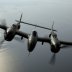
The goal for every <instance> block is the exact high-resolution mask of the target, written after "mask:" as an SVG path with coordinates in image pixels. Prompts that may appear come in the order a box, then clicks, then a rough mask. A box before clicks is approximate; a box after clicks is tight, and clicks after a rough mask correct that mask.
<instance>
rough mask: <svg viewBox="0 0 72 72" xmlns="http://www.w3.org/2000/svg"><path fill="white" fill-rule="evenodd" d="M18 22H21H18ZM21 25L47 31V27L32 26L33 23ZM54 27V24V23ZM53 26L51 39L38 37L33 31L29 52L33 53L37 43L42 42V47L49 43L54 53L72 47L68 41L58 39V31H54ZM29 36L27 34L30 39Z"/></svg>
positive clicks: (71, 43)
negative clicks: (68, 46)
mask: <svg viewBox="0 0 72 72" xmlns="http://www.w3.org/2000/svg"><path fill="white" fill-rule="evenodd" d="M17 22H19V21H18V20H17ZM21 23H24V24H27V25H31V26H35V27H39V28H43V29H46V28H45V27H42V26H39V25H35V24H31V23H27V22H23V21H21ZM53 25H54V22H53ZM53 25H52V28H51V29H50V30H51V33H50V34H49V37H48V38H46V37H38V34H37V32H36V31H33V32H32V34H31V36H30V37H29V43H30V45H29V51H33V49H34V47H35V45H36V43H37V41H39V42H42V45H43V43H44V42H46V43H49V44H50V45H51V52H53V53H57V52H59V51H60V49H61V48H63V47H66V45H72V42H67V41H61V40H59V39H58V37H57V34H56V33H55V32H54V31H56V30H54V29H53ZM28 36H29V35H28V34H26V36H25V37H26V38H28Z"/></svg>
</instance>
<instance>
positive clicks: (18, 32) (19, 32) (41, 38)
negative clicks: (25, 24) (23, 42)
mask: <svg viewBox="0 0 72 72" xmlns="http://www.w3.org/2000/svg"><path fill="white" fill-rule="evenodd" d="M16 35H19V36H22V37H24V38H27V39H28V37H29V35H30V34H28V33H25V32H22V31H19V30H17V31H16ZM37 41H39V42H47V43H50V39H49V38H43V37H38V38H37Z"/></svg>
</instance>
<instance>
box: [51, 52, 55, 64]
mask: <svg viewBox="0 0 72 72" xmlns="http://www.w3.org/2000/svg"><path fill="white" fill-rule="evenodd" d="M55 62H56V53H53V55H52V57H51V59H50V64H52V65H54V64H55Z"/></svg>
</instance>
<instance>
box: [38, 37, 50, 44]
mask: <svg viewBox="0 0 72 72" xmlns="http://www.w3.org/2000/svg"><path fill="white" fill-rule="evenodd" d="M37 41H39V42H47V43H50V39H49V38H44V37H38V40H37Z"/></svg>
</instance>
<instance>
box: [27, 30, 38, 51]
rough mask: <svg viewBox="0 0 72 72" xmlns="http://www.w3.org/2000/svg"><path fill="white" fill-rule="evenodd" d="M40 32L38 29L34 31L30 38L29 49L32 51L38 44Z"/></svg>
mask: <svg viewBox="0 0 72 72" xmlns="http://www.w3.org/2000/svg"><path fill="white" fill-rule="evenodd" d="M37 38H38V34H37V32H36V31H33V32H32V34H31V35H30V36H29V38H28V51H29V52H32V51H33V50H34V48H35V46H36V44H37Z"/></svg>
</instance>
